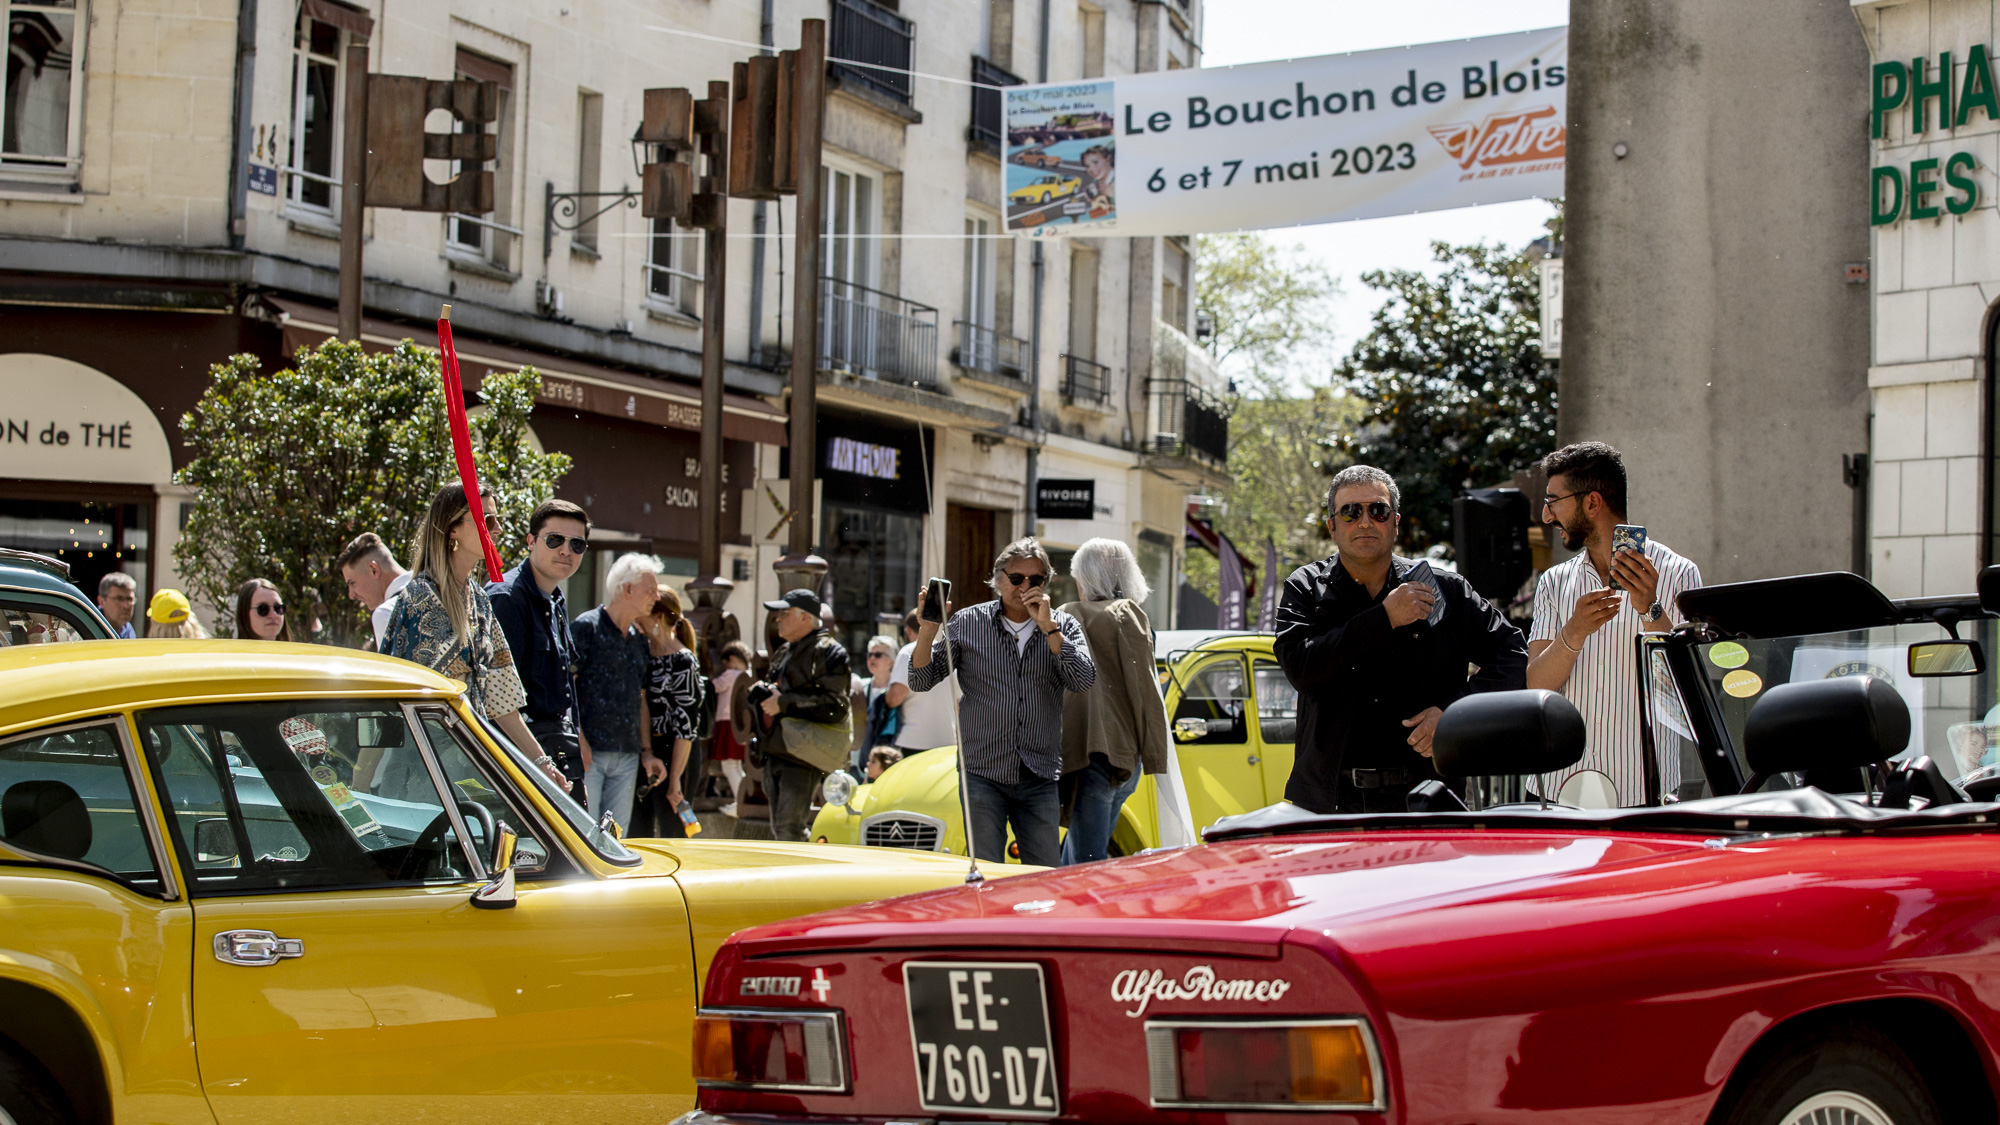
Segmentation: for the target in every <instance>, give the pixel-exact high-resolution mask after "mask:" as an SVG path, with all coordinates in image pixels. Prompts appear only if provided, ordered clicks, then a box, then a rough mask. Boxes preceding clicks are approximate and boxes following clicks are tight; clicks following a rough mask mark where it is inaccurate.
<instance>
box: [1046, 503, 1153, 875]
mask: <svg viewBox="0 0 2000 1125" xmlns="http://www.w3.org/2000/svg"><path fill="white" fill-rule="evenodd" d="M1069 567H1070V576H1071V577H1072V578H1074V579H1075V580H1076V591H1077V597H1078V600H1077V601H1073V602H1071V603H1069V604H1068V605H1066V606H1063V607H1062V609H1063V612H1064V613H1067V614H1069V615H1070V616H1072V617H1074V618H1076V619H1077V621H1078V622H1079V623H1080V624H1082V626H1083V635H1084V637H1085V638H1086V639H1087V640H1088V641H1089V642H1090V655H1091V658H1092V659H1093V660H1095V661H1096V663H1097V669H1098V671H1097V683H1096V685H1095V686H1094V687H1092V688H1091V689H1090V690H1089V691H1086V692H1073V693H1071V694H1069V695H1068V696H1067V697H1066V698H1065V699H1064V701H1063V762H1062V780H1063V788H1064V790H1065V796H1066V797H1067V798H1068V799H1067V800H1066V802H1065V804H1066V806H1067V808H1068V810H1069V837H1068V838H1067V839H1065V840H1064V841H1063V862H1064V863H1088V862H1090V861H1091V860H1094V859H1103V858H1105V857H1106V856H1107V855H1108V854H1109V853H1110V849H1111V830H1112V827H1113V826H1114V825H1116V824H1117V822H1118V810H1119V808H1120V807H1122V806H1123V805H1124V804H1125V799H1126V798H1127V797H1130V796H1131V795H1132V791H1133V790H1134V789H1137V788H1138V787H1139V774H1140V772H1141V771H1142V770H1143V771H1144V772H1145V773H1164V772H1165V771H1166V768H1167V708H1166V704H1165V702H1164V701H1162V700H1161V698H1160V681H1159V678H1158V676H1157V675H1156V674H1155V672H1154V671H1153V629H1152V624H1151V622H1149V621H1147V620H1146V611H1145V610H1144V609H1143V608H1141V607H1140V604H1139V603H1141V602H1143V601H1145V600H1146V598H1147V596H1148V595H1149V594H1151V593H1152V587H1150V586H1148V585H1147V583H1146V576H1145V575H1144V574H1143V573H1141V572H1140V570H1139V560H1138V559H1136V558H1134V557H1133V556H1132V548H1130V547H1127V546H1126V545H1125V544H1123V543H1120V542H1119V541H1118V540H1116V539H1092V540H1090V541H1089V542H1087V543H1085V544H1084V545H1083V546H1081V547H1078V548H1077V549H1076V556H1075V558H1073V559H1071V560H1070V564H1069Z"/></svg>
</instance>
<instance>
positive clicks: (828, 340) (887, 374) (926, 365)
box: [819, 277, 938, 391]
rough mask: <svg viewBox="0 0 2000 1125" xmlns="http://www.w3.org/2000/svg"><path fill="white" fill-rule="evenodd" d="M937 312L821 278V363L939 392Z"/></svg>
mask: <svg viewBox="0 0 2000 1125" xmlns="http://www.w3.org/2000/svg"><path fill="white" fill-rule="evenodd" d="M937 316H938V311H937V310H936V309H934V308H932V307H930V306H929V305H920V304H918V303H917V302H915V301H906V300H904V299H903V298H901V297H898V296H896V295H895V294H894V293H884V292H882V291H881V290H879V289H870V288H868V287H867V286H865V285H856V284H854V283H853V282H851V281H842V280H840V279H839V278H833V277H823V278H821V279H820V300H819V363H820V366H821V367H822V368H824V369H826V370H828V371H839V372H844V373H846V374H849V375H858V376H860V377H862V378H864V379H879V380H881V381H883V382H885V383H903V384H907V385H910V386H916V387H922V388H923V389H925V390H927V391H934V390H937V389H938V374H937V358H938V320H937Z"/></svg>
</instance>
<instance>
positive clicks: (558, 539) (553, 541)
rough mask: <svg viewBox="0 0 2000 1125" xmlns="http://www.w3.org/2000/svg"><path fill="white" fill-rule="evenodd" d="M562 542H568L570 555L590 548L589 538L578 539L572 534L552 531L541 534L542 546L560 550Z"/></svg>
mask: <svg viewBox="0 0 2000 1125" xmlns="http://www.w3.org/2000/svg"><path fill="white" fill-rule="evenodd" d="M564 543H567V544H569V553H570V554H572V555H580V554H582V553H584V552H585V551H588V550H590V540H588V539H578V538H577V537H576V536H574V535H558V534H557V533H555V532H553V531H549V532H544V533H543V534H542V546H544V547H547V548H548V549H549V550H551V551H560V550H562V547H563V544H564Z"/></svg>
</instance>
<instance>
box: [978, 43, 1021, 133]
mask: <svg viewBox="0 0 2000 1125" xmlns="http://www.w3.org/2000/svg"><path fill="white" fill-rule="evenodd" d="M972 80H973V81H974V82H978V83H981V85H978V86H974V87H973V88H972V126H971V128H969V129H968V130H967V131H966V139H967V140H969V141H971V142H973V143H974V144H983V145H991V146H993V147H994V148H999V147H1000V141H1001V138H1002V137H1003V136H1005V122H1004V121H1003V117H1004V116H1005V115H1004V114H1003V113H1002V110H1001V106H1002V99H1004V98H1005V97H1006V95H1004V94H1002V93H1001V92H1000V91H998V90H989V89H987V87H988V86H1019V85H1020V84H1021V82H1022V79H1021V77H1020V76H1019V75H1017V74H1011V73H1009V72H1007V71H1005V70H1002V69H1000V68H999V67H997V66H994V65H993V64H992V63H990V62H987V61H986V60H985V59H983V58H980V57H979V56H978V55H974V56H972Z"/></svg>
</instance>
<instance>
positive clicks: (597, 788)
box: [583, 750, 639, 832]
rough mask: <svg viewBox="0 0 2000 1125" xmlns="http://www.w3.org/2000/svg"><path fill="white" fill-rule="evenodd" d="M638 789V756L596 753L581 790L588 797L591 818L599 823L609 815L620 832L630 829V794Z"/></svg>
mask: <svg viewBox="0 0 2000 1125" xmlns="http://www.w3.org/2000/svg"><path fill="white" fill-rule="evenodd" d="M638 787H639V755H637V754H634V753H631V752H630V751H618V750H612V751H604V750H599V751H597V752H596V753H594V754H592V755H591V756H590V768H589V769H588V770H585V771H584V774H583V788H584V792H585V793H586V794H588V796H589V797H590V815H591V816H592V817H594V818H596V819H598V820H603V819H604V814H605V813H606V812H609V813H610V814H611V819H613V820H615V821H617V822H618V830H619V831H620V832H623V831H624V830H625V829H627V828H629V827H631V825H632V794H633V792H634V791H635V790H637V789H638Z"/></svg>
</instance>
